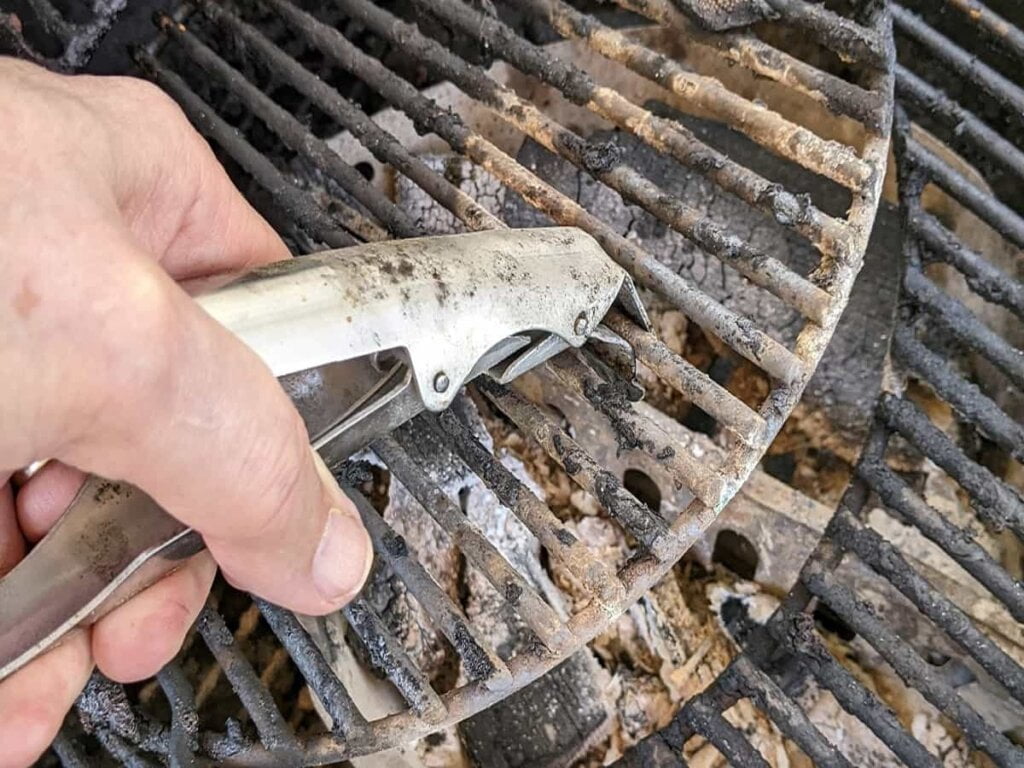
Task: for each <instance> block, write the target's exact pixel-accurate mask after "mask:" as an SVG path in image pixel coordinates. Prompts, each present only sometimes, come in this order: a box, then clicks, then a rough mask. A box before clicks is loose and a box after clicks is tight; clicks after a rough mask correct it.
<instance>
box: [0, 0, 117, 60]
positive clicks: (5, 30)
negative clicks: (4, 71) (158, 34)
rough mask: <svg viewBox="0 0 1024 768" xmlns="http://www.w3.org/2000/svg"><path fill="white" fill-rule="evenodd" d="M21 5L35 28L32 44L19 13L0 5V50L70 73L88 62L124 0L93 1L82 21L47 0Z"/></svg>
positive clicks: (34, 0) (32, 1) (27, 0)
mask: <svg viewBox="0 0 1024 768" xmlns="http://www.w3.org/2000/svg"><path fill="white" fill-rule="evenodd" d="M25 5H26V7H27V9H28V11H29V14H30V16H29V18H30V23H34V24H36V25H38V27H39V29H38V34H36V35H34V37H35V38H37V39H36V41H35V43H33V42H30V41H29V39H28V38H29V35H27V34H26V31H25V29H24V28H23V19H22V16H21V15H20V14H18V13H7V12H4V11H5V9H3V8H0V53H5V54H8V55H12V56H18V57H20V58H23V59H28V60H29V61H34V62H36V63H38V64H42V65H44V66H47V67H49V68H51V69H57V70H62V71H69V72H70V71H76V70H79V69H81V68H82V67H84V66H85V65H86V63H88V61H89V59H90V58H91V57H92V55H93V52H94V51H95V50H96V48H97V46H98V45H99V44H100V42H101V41H102V40H103V37H104V36H105V35H106V34H107V33H108V32H109V31H110V29H111V27H113V26H114V23H115V22H116V21H117V19H118V17H119V16H120V15H121V13H122V12H123V11H124V9H125V7H126V6H127V5H128V0H96V2H95V3H94V4H93V5H92V8H91V9H90V11H91V12H90V13H89V18H88V19H87V20H84V21H75V20H72V18H71V16H72V14H70V13H62V12H61V11H60V10H59V9H58V8H57V7H55V6H54V5H53V4H51V3H50V1H49V0H25ZM14 10H17V9H14ZM74 10H75V11H77V10H78V9H74Z"/></svg>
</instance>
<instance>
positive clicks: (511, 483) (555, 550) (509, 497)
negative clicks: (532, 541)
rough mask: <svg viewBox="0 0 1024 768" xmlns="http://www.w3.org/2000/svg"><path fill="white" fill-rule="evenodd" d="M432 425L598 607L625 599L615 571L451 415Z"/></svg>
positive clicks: (437, 420)
mask: <svg viewBox="0 0 1024 768" xmlns="http://www.w3.org/2000/svg"><path fill="white" fill-rule="evenodd" d="M436 423H437V424H438V426H439V427H440V428H441V430H442V431H443V433H444V434H446V435H447V436H448V437H449V438H450V440H451V443H452V446H453V447H454V448H455V451H456V452H457V453H458V454H459V457H460V458H461V459H462V460H463V461H464V462H465V463H466V465H467V466H468V467H469V468H470V469H471V470H473V472H474V473H476V475H477V476H478V477H479V478H480V479H481V480H483V482H484V484H485V485H486V486H487V487H488V488H490V489H491V491H492V492H493V493H494V495H495V496H497V497H498V500H499V501H501V503H502V504H504V505H505V506H506V507H507V508H508V509H510V510H512V512H513V513H514V514H515V516H516V517H518V518H519V520H521V521H522V523H523V524H524V525H525V526H526V527H527V528H529V529H530V532H531V533H532V534H533V535H534V536H536V537H537V539H538V540H539V541H540V543H541V544H542V545H543V546H544V548H545V549H546V550H547V551H548V552H549V553H551V556H552V557H554V558H556V559H557V560H558V561H559V562H561V563H562V564H563V565H564V566H565V568H566V569H567V570H568V571H569V572H570V573H571V574H572V575H573V576H575V577H576V578H577V579H579V580H580V582H581V583H582V584H583V586H584V588H585V589H586V590H587V591H588V592H590V593H592V594H593V595H594V596H595V598H596V599H597V600H598V601H599V602H600V603H601V604H602V605H607V606H613V605H617V604H619V603H620V602H621V601H622V600H624V599H625V596H626V589H625V586H624V585H623V584H622V582H621V581H620V580H619V578H618V576H616V574H615V571H614V570H612V568H611V567H609V566H608V565H607V564H606V563H604V562H602V561H600V560H596V559H595V558H593V557H591V555H590V552H589V551H588V550H587V548H586V546H584V545H583V544H582V543H581V542H580V541H579V539H577V538H576V537H575V536H574V535H573V533H572V531H570V530H569V529H568V528H566V527H565V526H564V525H563V524H562V522H561V521H560V520H559V519H558V518H557V517H555V515H554V513H553V512H552V511H551V510H550V509H549V508H548V506H547V505H546V504H544V502H542V501H541V500H540V499H538V498H537V497H536V496H535V495H534V494H533V492H532V491H530V489H529V488H527V487H526V486H525V485H524V484H523V483H522V482H520V481H519V480H518V479H517V478H516V477H515V475H513V474H512V473H511V472H509V471H508V470H507V469H506V468H505V467H504V466H503V465H502V464H501V462H500V461H498V460H496V459H495V458H494V456H492V455H491V453H490V452H489V451H488V450H487V449H486V448H484V446H482V445H481V444H480V443H479V442H478V441H477V440H476V438H474V437H473V435H472V434H471V433H470V431H469V430H468V429H467V428H466V426H465V425H463V424H462V423H461V422H459V420H458V419H457V418H456V417H455V415H454V414H452V413H449V412H445V413H442V414H439V415H438V416H437V418H436Z"/></svg>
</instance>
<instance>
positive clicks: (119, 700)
mask: <svg viewBox="0 0 1024 768" xmlns="http://www.w3.org/2000/svg"><path fill="white" fill-rule="evenodd" d="M75 707H76V708H77V709H78V718H79V720H80V721H81V722H82V725H83V726H84V727H85V729H86V730H97V731H99V730H109V731H110V732H111V733H112V734H116V735H117V736H118V737H119V738H123V739H125V740H127V741H128V742H131V744H133V745H135V746H138V747H139V748H140V749H142V750H144V751H147V752H155V753H157V754H163V753H165V752H166V751H167V728H166V727H165V726H164V725H163V724H161V723H157V722H155V721H153V720H151V719H150V718H149V717H147V716H145V715H143V714H142V713H139V712H136V711H135V710H133V709H132V705H131V702H130V701H129V700H128V694H127V693H126V692H125V689H124V686H123V685H121V684H119V683H115V682H112V681H110V680H108V679H107V678H105V677H103V676H102V675H100V673H99V672H93V674H92V677H90V678H89V682H88V683H86V686H85V689H84V690H83V691H82V694H81V695H80V696H79V697H78V700H77V701H76V702H75Z"/></svg>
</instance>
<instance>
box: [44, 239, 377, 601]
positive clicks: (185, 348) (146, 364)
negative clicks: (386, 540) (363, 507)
mask: <svg viewBox="0 0 1024 768" xmlns="http://www.w3.org/2000/svg"><path fill="white" fill-rule="evenodd" d="M110 253H114V251H113V249H112V250H111V251H110V252H108V256H107V259H108V263H109V264H110V267H109V269H106V270H105V271H103V268H102V267H97V268H96V269H98V270H101V271H103V275H104V278H105V285H106V287H105V288H104V290H105V291H108V292H109V291H114V292H116V294H117V296H118V302H117V304H115V305H114V309H112V311H111V314H110V315H109V316H108V317H107V318H105V320H106V322H105V323H104V325H106V326H108V327H107V328H101V329H100V330H96V331H92V332H91V333H89V334H87V335H83V338H82V343H83V344H85V345H88V346H89V347H91V349H90V351H89V352H88V358H89V362H88V364H86V363H85V362H83V363H82V366H81V367H82V369H85V368H86V367H87V365H88V370H89V372H90V373H94V374H95V375H96V378H95V379H94V380H93V381H92V382H90V383H88V384H86V383H84V382H83V383H81V384H79V386H78V387H76V388H75V389H74V391H75V393H76V394H77V395H78V396H79V397H80V398H81V397H86V398H89V397H91V398H93V399H92V402H91V403H87V404H83V403H82V402H81V401H79V402H78V403H77V404H76V406H75V408H74V409H73V410H72V411H70V412H68V414H67V419H68V420H69V421H70V420H74V419H75V417H76V414H81V413H82V412H85V413H88V414H89V417H88V418H86V419H85V420H79V421H78V422H77V425H78V428H77V429H68V427H67V424H64V425H61V428H59V429H56V428H54V432H55V434H60V435H61V436H63V443H62V445H60V446H59V447H58V448H57V450H56V451H55V452H52V453H50V454H48V455H56V456H58V457H59V458H61V459H63V460H64V461H66V462H67V463H69V464H73V465H75V466H79V467H82V468H85V469H88V470H90V471H93V472H96V473H97V474H100V475H102V476H106V477H115V478H118V479H124V480H127V481H129V482H132V483H134V484H136V485H138V486H139V487H140V488H143V489H144V490H146V491H147V492H148V493H149V494H150V495H151V496H153V498H154V499H156V501H157V502H159V503H160V504H161V505H162V506H163V507H164V508H165V509H167V510H168V511H169V512H170V513H171V514H173V515H175V516H176V517H178V518H179V519H180V520H182V521H183V522H185V523H187V524H188V525H191V526H193V527H194V528H196V529H197V530H198V531H199V532H200V533H201V534H202V535H203V538H204V540H205V541H206V544H207V546H208V547H209V549H210V551H211V552H212V553H213V555H214V557H215V558H216V560H217V562H218V563H219V564H220V565H221V567H222V569H223V570H224V572H225V574H226V575H227V576H228V578H230V579H231V581H232V582H233V583H235V584H237V585H239V586H241V587H243V588H245V589H248V590H250V591H253V592H255V593H256V594H258V595H260V596H262V597H264V598H266V599H268V600H271V601H273V602H276V603H279V604H281V605H284V606H286V607H289V608H292V609H294V610H297V611H301V612H303V613H309V614H321V613H326V612H330V611H333V610H336V609H337V608H338V607H340V605H342V604H344V603H345V602H347V601H348V600H349V599H351V597H353V596H354V594H355V591H356V590H357V589H358V588H359V587H360V586H361V584H362V581H363V579H364V578H365V575H366V573H367V571H368V569H369V560H370V546H369V539H368V537H367V535H366V533H365V531H364V530H363V528H362V525H361V523H360V522H359V517H358V514H357V513H356V512H355V509H354V507H353V506H352V504H351V503H350V502H349V500H348V499H347V498H345V496H344V494H342V492H341V491H340V489H339V488H338V486H337V485H336V484H335V482H334V480H333V478H331V477H330V475H329V473H327V472H326V471H322V470H318V468H317V464H316V462H315V461H314V455H313V453H312V451H311V450H310V448H309V436H308V434H307V433H306V429H305V426H304V424H303V423H302V421H301V419H300V417H299V415H298V413H297V412H296V410H295V408H294V407H293V406H292V404H291V401H290V400H289V399H288V397H287V395H285V393H284V391H283V390H282V389H281V386H280V385H279V384H278V382H277V380H276V379H274V378H273V376H272V375H271V374H270V372H269V370H268V369H267V367H266V366H265V365H264V364H263V362H262V361H261V360H259V359H258V358H257V357H256V356H255V355H254V354H253V353H252V351H251V350H249V349H248V348H247V347H245V346H244V345H243V344H242V343H241V342H239V341H238V340H237V339H236V338H235V337H234V336H233V335H232V334H231V333H230V332H229V331H227V330H226V329H225V328H223V327H222V326H220V325H219V324H218V323H216V322H215V321H214V320H213V319H212V318H211V317H210V316H209V315H207V314H206V313H205V312H204V311H202V310H201V309H200V308H199V307H198V305H196V304H195V302H194V301H192V300H191V299H190V298H189V297H188V296H186V295H185V294H184V292H182V290H181V289H180V288H179V287H178V286H177V285H175V284H174V283H173V282H172V281H171V280H170V279H169V278H168V277H167V275H166V274H164V273H163V272H162V271H160V270H159V268H158V267H156V266H155V265H153V263H152V261H151V260H149V259H148V258H146V257H145V256H142V255H137V254H136V255H135V256H134V257H132V256H131V255H126V256H124V257H123V258H116V257H114V256H111V255H109V254H110ZM93 277H94V278H95V277H96V276H95V274H94V275H93ZM65 364H66V363H65ZM68 375H78V376H79V377H80V378H82V377H83V373H82V371H74V372H72V373H71V374H68ZM51 428H53V426H52V425H51Z"/></svg>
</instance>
